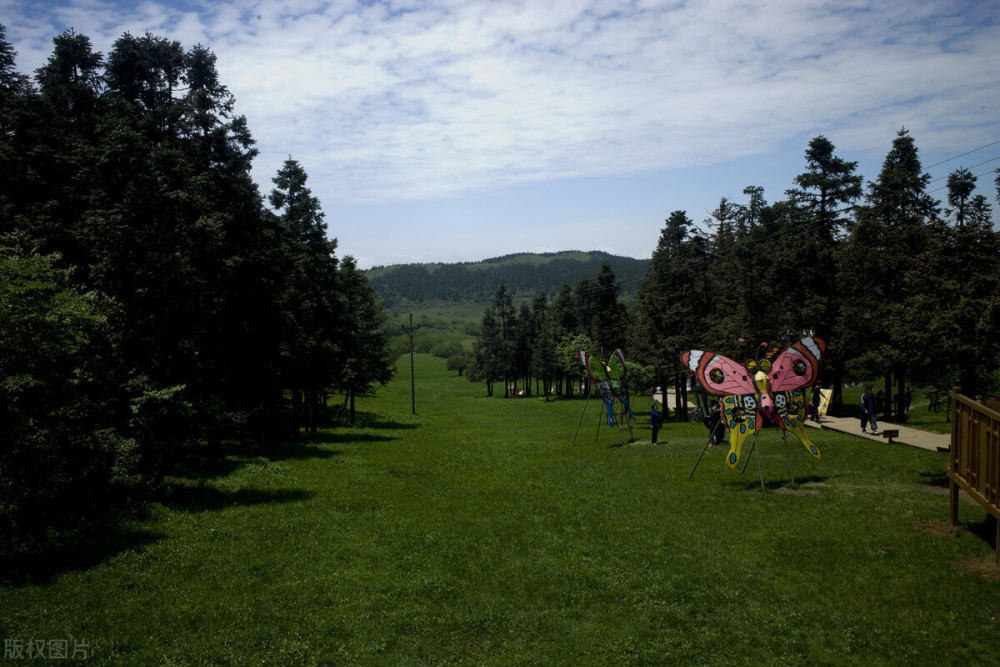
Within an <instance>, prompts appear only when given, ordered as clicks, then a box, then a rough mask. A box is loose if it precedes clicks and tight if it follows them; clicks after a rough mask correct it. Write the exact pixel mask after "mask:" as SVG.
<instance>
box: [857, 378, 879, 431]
mask: <svg viewBox="0 0 1000 667" xmlns="http://www.w3.org/2000/svg"><path fill="white" fill-rule="evenodd" d="M869 423H870V424H871V427H872V435H878V422H876V421H875V394H873V393H872V388H871V387H866V388H865V393H864V394H862V395H861V432H862V433H867V432H868V431H866V430H865V427H866V426H868V424H869Z"/></svg>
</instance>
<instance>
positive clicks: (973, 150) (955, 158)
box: [925, 139, 1000, 169]
mask: <svg viewBox="0 0 1000 667" xmlns="http://www.w3.org/2000/svg"><path fill="white" fill-rule="evenodd" d="M997 144H1000V139H997V140H996V141H994V142H991V143H988V144H985V145H983V146H980V147H979V148H973V149H972V150H971V151H965V152H964V153H962V154H961V155H956V156H954V157H949V158H945V159H944V160H941V161H940V162H935V163H934V164H932V165H928V166H927V167H925V168H926V169H930V168H931V167H936V166H938V165H939V164H944V163H945V162H951V161H952V160H957V159H958V158H960V157H964V156H966V155H968V154H969V153H975V152H976V151H981V150H983V149H984V148H989V147H990V146H996V145H997Z"/></svg>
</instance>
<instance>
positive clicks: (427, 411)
mask: <svg viewBox="0 0 1000 667" xmlns="http://www.w3.org/2000/svg"><path fill="white" fill-rule="evenodd" d="M417 361H418V365H417V379H416V387H417V396H416V404H417V415H415V416H414V415H411V414H410V395H409V373H408V371H409V365H408V363H407V364H402V363H401V364H400V365H399V367H400V376H399V377H398V378H397V379H396V381H395V382H394V383H393V384H392V385H391V386H390V387H388V388H387V389H386V390H384V391H381V392H379V393H378V394H376V395H375V396H373V397H367V398H365V399H363V400H361V401H359V410H360V414H359V422H358V424H359V425H358V427H357V428H353V429H348V428H337V429H331V430H328V431H324V432H322V433H320V434H318V436H317V437H315V438H314V439H312V440H309V441H307V442H301V443H292V444H287V445H284V446H280V447H269V448H262V449H257V450H253V451H244V452H243V453H240V454H235V453H234V454H233V455H231V456H230V457H228V458H227V460H226V461H225V465H222V466H219V467H218V468H217V469H216V470H215V471H214V474H213V475H212V476H209V477H202V478H201V479H195V478H193V477H190V478H187V477H185V478H175V479H173V480H171V484H170V486H169V487H168V489H167V490H166V491H164V492H163V493H162V494H161V496H160V498H159V502H157V503H155V504H154V506H153V509H152V512H151V514H150V516H149V517H148V519H147V520H145V521H142V522H139V523H136V524H135V525H132V526H129V527H128V530H127V531H123V532H122V533H121V534H116V535H109V536H108V538H107V539H108V542H107V544H106V545H105V548H104V549H103V550H101V551H100V553H99V554H98V555H96V556H95V557H93V558H89V559H88V558H83V559H81V560H80V563H79V564H78V566H77V567H76V568H75V569H74V568H63V569H61V570H54V571H50V572H48V573H42V574H40V575H36V578H35V580H33V581H30V582H21V583H19V584H11V585H8V586H6V587H4V588H2V589H0V602H2V604H0V634H3V635H4V637H5V638H10V639H25V640H27V639H48V638H61V637H67V636H73V637H74V638H82V639H84V640H86V641H87V642H88V645H89V647H90V648H91V650H92V657H91V659H90V661H89V662H90V663H93V664H144V665H145V664H289V665H300V664H344V663H347V664H351V663H362V664H386V663H388V664H423V663H437V662H461V663H474V664H481V663H491V664H510V663H541V664H615V665H617V664H623V663H624V664H630V663H661V664H673V663H682V664H684V663H709V664H758V663H765V664H792V663H795V664H817V663H820V664H842V663H853V664H871V663H894V664H911V663H914V662H927V661H934V662H943V663H946V664H988V663H990V662H991V661H993V660H994V659H995V656H996V655H998V651H1000V628H998V627H997V624H995V623H994V622H992V621H991V617H992V616H993V615H994V613H995V610H996V608H997V607H998V606H1000V598H998V588H997V586H998V584H997V583H991V582H988V581H984V580H982V579H980V578H978V577H976V576H973V575H970V574H967V573H966V572H965V571H964V570H963V569H962V568H961V567H959V566H958V565H956V562H960V561H962V560H963V559H968V558H971V557H979V556H982V555H984V554H988V553H989V551H990V549H991V547H992V544H991V542H990V539H989V538H988V537H986V538H984V537H983V536H984V535H990V534H991V533H990V531H991V530H993V527H992V524H990V523H989V521H990V520H988V519H987V516H986V513H985V512H984V511H983V510H981V509H980V508H979V507H978V506H976V505H972V504H963V507H962V512H961V519H962V521H963V526H964V527H965V528H966V530H963V531H962V532H960V533H959V534H958V535H956V536H954V537H941V536H935V535H930V534H928V533H926V532H924V531H921V530H918V529H917V528H915V527H914V526H913V524H916V523H917V522H936V523H941V522H944V521H945V520H946V517H947V496H946V493H945V489H946V478H945V477H944V468H945V465H946V461H947V458H946V457H947V455H946V454H940V453H937V452H927V451H924V450H919V449H913V448H907V447H905V446H902V445H887V444H885V443H871V442H868V441H863V440H861V439H859V438H854V437H852V436H847V435H842V434H835V433H833V432H829V431H816V432H810V436H811V437H813V438H814V442H815V443H816V444H817V445H818V446H819V448H820V450H821V451H822V458H821V459H820V460H815V459H813V458H812V457H811V456H809V455H808V454H807V453H806V452H805V450H804V449H803V448H802V447H801V446H800V445H799V444H797V443H792V442H790V443H789V446H790V455H791V461H792V466H793V472H794V475H795V478H796V480H797V481H798V482H799V485H797V486H796V485H792V484H791V482H790V480H789V475H788V461H787V459H786V455H785V449H784V445H783V444H782V441H781V439H780V435H779V434H778V432H777V431H776V430H774V429H767V430H765V431H763V432H762V435H761V437H760V445H761V446H760V450H761V467H762V469H763V478H764V482H765V484H766V485H767V488H768V491H767V492H766V493H763V492H762V491H761V488H760V480H759V476H758V473H757V463H756V460H755V459H751V462H750V465H749V467H748V468H747V471H746V473H745V474H743V475H741V474H740V473H739V472H738V471H733V470H730V469H728V468H726V467H725V465H724V464H723V454H724V452H723V451H722V450H721V449H720V448H713V449H709V450H708V452H707V453H706V455H705V457H704V459H703V460H702V461H701V464H700V465H699V467H698V469H697V470H696V471H695V473H694V475H693V477H692V478H691V479H688V475H689V473H690V472H691V470H692V467H693V466H694V464H695V461H696V460H697V458H698V455H699V453H700V452H701V450H702V447H703V445H704V437H705V435H706V433H705V429H704V427H703V426H701V425H700V424H683V425H678V424H667V425H666V426H665V427H664V429H663V430H662V431H661V434H660V440H661V443H663V444H661V445H660V446H657V447H653V446H650V445H649V444H648V441H649V431H648V427H647V426H645V424H644V423H643V422H642V420H640V423H638V424H636V425H635V427H634V436H635V442H633V443H631V444H628V445H627V446H625V447H621V446H616V445H617V443H618V434H617V432H616V431H612V430H610V429H608V428H607V426H606V425H605V426H604V427H602V428H601V430H600V432H599V434H598V431H597V423H598V420H599V419H600V418H601V417H600V415H601V410H599V407H600V405H599V402H598V401H596V400H594V401H591V402H590V404H589V405H588V406H587V411H586V415H585V418H584V420H583V426H582V427H581V429H580V434H579V436H578V438H577V441H576V444H575V445H574V444H572V441H573V435H574V432H575V430H576V427H577V424H578V423H580V416H581V413H582V411H583V408H584V404H585V403H584V401H583V400H570V401H566V400H561V401H551V402H546V401H545V400H544V399H542V398H531V399H507V400H505V399H502V398H487V397H486V396H485V391H484V388H483V387H482V386H481V385H473V384H470V383H469V382H467V381H466V380H465V378H459V377H456V376H455V374H454V373H450V372H447V371H445V370H444V362H443V361H442V360H440V359H435V358H432V357H429V356H423V355H421V356H419V357H418V360H417ZM639 404H643V402H642V401H639ZM747 453H748V452H745V453H744V455H746V454H747Z"/></svg>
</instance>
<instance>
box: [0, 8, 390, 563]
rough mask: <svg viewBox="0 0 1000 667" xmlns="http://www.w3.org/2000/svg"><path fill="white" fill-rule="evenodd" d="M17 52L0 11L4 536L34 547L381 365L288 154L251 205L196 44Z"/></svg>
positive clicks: (63, 39)
mask: <svg viewBox="0 0 1000 667" xmlns="http://www.w3.org/2000/svg"><path fill="white" fill-rule="evenodd" d="M15 55H16V54H15V53H14V50H13V48H12V46H11V45H10V44H9V43H8V42H7V41H6V40H5V39H4V30H3V27H2V26H0V170H2V175H0V275H2V281H0V380H2V383H3V384H2V389H0V391H2V397H0V441H2V450H0V544H2V545H3V547H2V548H3V549H4V550H6V551H11V550H20V551H31V550H33V549H36V548H39V546H40V545H41V544H42V543H43V542H44V541H45V540H46V536H47V535H52V534H58V533H60V531H62V532H63V533H65V532H66V531H68V530H69V527H70V526H74V525H78V523H79V519H80V518H81V517H82V516H92V515H93V513H94V512H96V511H97V510H96V508H99V507H101V506H104V505H106V501H107V500H109V498H110V496H111V495H115V494H117V495H118V496H121V495H124V496H129V495H130V494H134V493H137V492H141V491H142V490H143V489H145V488H149V487H150V486H151V485H155V484H157V483H158V482H159V480H161V479H162V478H163V477H164V475H166V474H168V473H169V472H170V470H171V468H172V466H174V465H175V464H176V463H177V462H178V461H179V460H180V459H181V458H182V457H184V456H185V455H186V453H187V452H189V451H191V450H192V448H197V447H202V448H203V447H215V448H217V447H218V445H219V443H221V442H222V440H223V439H226V438H232V437H234V436H236V437H239V436H248V435H249V434H254V435H255V436H257V437H260V436H262V435H268V436H281V435H287V434H291V435H297V434H298V433H299V429H300V427H301V426H305V427H309V428H315V426H316V413H317V407H318V405H319V404H320V400H321V397H322V396H324V395H325V394H326V393H327V392H330V391H342V392H344V394H345V396H346V397H348V400H349V399H350V398H351V397H353V396H354V394H355V393H357V392H362V391H367V390H369V389H371V388H372V386H373V385H376V384H378V383H382V382H385V381H386V380H387V379H388V378H389V375H390V374H391V372H392V364H391V359H390V351H389V347H388V336H387V335H386V333H385V331H384V327H383V326H382V325H383V323H384V321H385V315H384V313H383V310H382V308H381V306H380V305H379V303H378V302H377V301H376V299H375V296H374V293H373V291H372V289H371V286H370V284H369V282H368V280H367V278H366V276H365V274H364V273H363V272H362V271H360V270H359V269H358V268H357V266H356V264H355V262H354V261H353V259H351V258H350V257H345V258H344V259H343V260H339V259H338V258H337V256H336V254H335V250H336V241H331V240H329V239H328V238H327V227H326V223H325V222H324V219H323V213H322V211H321V210H320V206H319V202H318V200H317V199H316V198H315V197H313V196H312V194H311V192H310V190H309V188H308V187H307V186H306V181H307V176H306V173H305V171H304V170H303V168H302V167H301V165H300V164H299V163H298V162H296V161H295V160H293V159H291V158H289V159H288V160H287V161H286V162H285V163H284V165H283V166H282V168H281V170H280V171H279V172H278V174H277V175H276V176H275V177H274V179H273V183H274V189H273V190H272V192H271V193H270V195H269V196H268V197H267V201H268V203H269V204H270V208H268V207H266V206H265V200H264V197H262V196H261V194H260V193H259V191H258V188H257V186H256V185H255V184H254V183H253V181H252V180H251V176H250V168H251V163H252V161H253V159H254V156H255V155H256V150H255V149H254V147H253V145H254V141H253V139H252V137H251V135H250V131H249V129H248V127H247V123H246V119H245V118H244V117H243V116H241V115H238V114H237V113H236V112H235V101H234V99H233V97H232V95H231V94H230V93H229V91H228V90H227V88H226V87H225V86H224V85H223V84H222V83H221V82H220V81H219V77H218V73H217V71H216V66H215V56H214V54H212V53H211V52H210V51H209V50H208V49H206V48H204V47H202V46H195V47H193V48H190V49H184V48H183V47H182V46H181V44H180V43H179V42H176V41H171V40H168V39H164V38H161V37H157V36H153V35H150V34H146V35H143V36H140V37H136V36H133V35H131V34H128V33H126V34H124V35H122V36H121V37H120V38H119V39H118V40H117V41H116V42H115V43H114V46H113V48H112V50H111V52H110V53H109V54H108V55H107V56H106V57H105V56H104V55H103V54H101V53H96V52H94V51H93V50H92V48H91V44H90V40H89V39H88V38H87V37H86V36H84V35H80V34H77V33H75V32H74V31H72V30H71V31H68V32H66V33H64V34H62V35H59V36H58V37H56V38H55V39H54V48H53V52H52V55H51V56H50V57H49V58H48V61H47V62H46V63H45V64H44V65H43V66H42V67H41V68H39V69H38V70H37V71H36V72H35V75H34V77H33V78H30V77H28V76H26V75H23V74H20V73H18V72H17V71H16V69H15Z"/></svg>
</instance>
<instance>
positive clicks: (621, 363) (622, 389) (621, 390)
mask: <svg viewBox="0 0 1000 667" xmlns="http://www.w3.org/2000/svg"><path fill="white" fill-rule="evenodd" d="M627 374H628V369H627V367H626V366H625V354H624V353H623V352H622V350H621V348H618V349H617V350H615V352H614V354H612V355H611V358H610V359H608V376H609V377H610V378H611V389H612V391H614V393H615V396H617V397H618V401H619V402H620V403H621V404H622V407H623V408H625V410H624V411H625V412H627V413H628V418H629V419H630V420H631V419H635V415H634V414H632V408H631V407H630V406H629V401H628V386H627V385H626V383H625V376H626V375H627Z"/></svg>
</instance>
